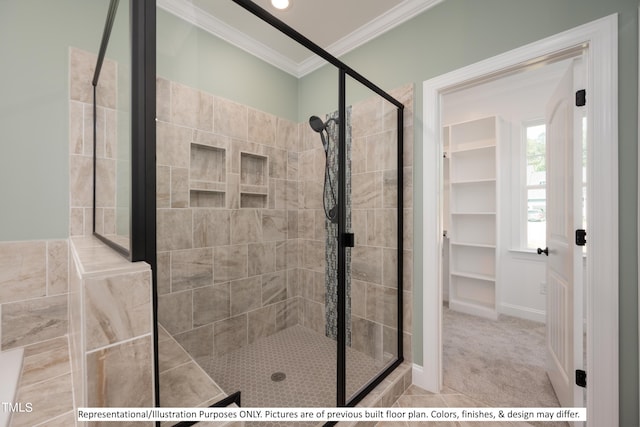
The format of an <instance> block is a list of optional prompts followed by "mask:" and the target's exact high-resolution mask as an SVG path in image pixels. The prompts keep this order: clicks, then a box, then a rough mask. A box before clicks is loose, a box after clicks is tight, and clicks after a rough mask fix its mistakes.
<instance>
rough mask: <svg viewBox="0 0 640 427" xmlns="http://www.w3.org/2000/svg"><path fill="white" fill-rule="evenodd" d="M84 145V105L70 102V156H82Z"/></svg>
mask: <svg viewBox="0 0 640 427" xmlns="http://www.w3.org/2000/svg"><path fill="white" fill-rule="evenodd" d="M83 144H84V104H82V103H80V102H77V101H69V154H82V153H83V150H84V148H83V147H84V146H83Z"/></svg>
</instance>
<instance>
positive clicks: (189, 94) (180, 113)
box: [171, 82, 200, 128]
mask: <svg viewBox="0 0 640 427" xmlns="http://www.w3.org/2000/svg"><path fill="white" fill-rule="evenodd" d="M199 112H200V93H199V92H198V91H197V90H196V89H193V88H190V87H188V86H185V85H183V84H180V83H175V82H172V83H171V122H172V123H175V124H177V125H181V126H187V127H190V128H197V127H198V117H199Z"/></svg>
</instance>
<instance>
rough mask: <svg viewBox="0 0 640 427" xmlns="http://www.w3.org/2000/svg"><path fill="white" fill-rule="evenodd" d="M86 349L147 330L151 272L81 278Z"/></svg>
mask: <svg viewBox="0 0 640 427" xmlns="http://www.w3.org/2000/svg"><path fill="white" fill-rule="evenodd" d="M84 305H85V307H84V310H85V322H86V326H85V328H86V330H85V334H86V335H85V336H86V338H85V339H86V349H87V350H88V351H90V350H93V349H96V348H99V347H103V346H106V345H109V344H114V343H116V342H118V341H124V340H128V339H131V338H134V337H137V336H140V335H144V334H148V333H151V316H150V312H151V276H150V273H149V272H148V271H144V272H139V273H132V274H121V275H118V276H110V277H107V278H98V279H87V280H86V282H85V302H84Z"/></svg>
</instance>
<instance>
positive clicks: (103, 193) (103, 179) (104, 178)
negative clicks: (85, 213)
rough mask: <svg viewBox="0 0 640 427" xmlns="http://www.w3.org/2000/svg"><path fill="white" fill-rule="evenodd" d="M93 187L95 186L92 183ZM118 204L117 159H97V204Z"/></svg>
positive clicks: (104, 205) (101, 206) (109, 205)
mask: <svg viewBox="0 0 640 427" xmlns="http://www.w3.org/2000/svg"><path fill="white" fill-rule="evenodd" d="M90 187H91V188H92V189H93V186H92V185H90ZM115 205H116V161H115V160H112V159H96V206H97V207H100V208H103V207H111V208H112V207H114V206H115Z"/></svg>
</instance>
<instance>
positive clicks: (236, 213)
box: [231, 209, 262, 245]
mask: <svg viewBox="0 0 640 427" xmlns="http://www.w3.org/2000/svg"><path fill="white" fill-rule="evenodd" d="M261 240H262V215H261V213H260V211H259V210H257V209H241V210H233V211H231V244H232V245H235V244H239V243H251V242H259V241H261Z"/></svg>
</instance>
